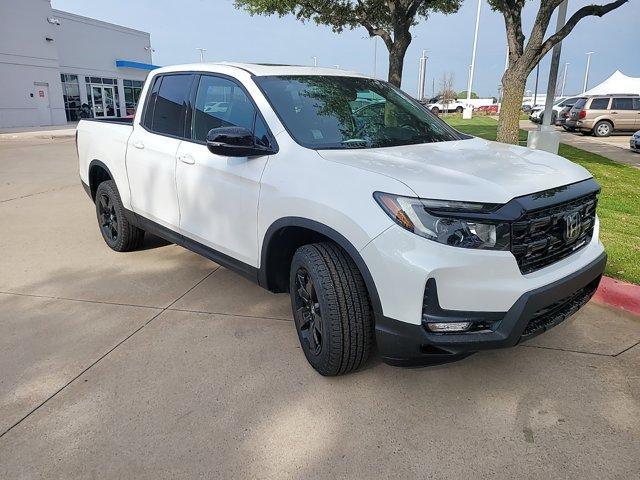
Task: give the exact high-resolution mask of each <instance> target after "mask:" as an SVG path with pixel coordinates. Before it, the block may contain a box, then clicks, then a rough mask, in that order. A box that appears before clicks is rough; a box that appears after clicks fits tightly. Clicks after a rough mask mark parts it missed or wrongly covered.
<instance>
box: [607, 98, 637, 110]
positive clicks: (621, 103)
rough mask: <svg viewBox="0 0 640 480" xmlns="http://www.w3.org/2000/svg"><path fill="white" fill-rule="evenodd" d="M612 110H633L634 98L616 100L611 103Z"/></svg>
mask: <svg viewBox="0 0 640 480" xmlns="http://www.w3.org/2000/svg"><path fill="white" fill-rule="evenodd" d="M611 109H612V110H633V99H632V98H614V99H613V101H612V103H611Z"/></svg>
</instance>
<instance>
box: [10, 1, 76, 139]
mask: <svg viewBox="0 0 640 480" xmlns="http://www.w3.org/2000/svg"><path fill="white" fill-rule="evenodd" d="M47 17H51V5H50V3H49V0H20V1H15V0H0V85H1V86H2V88H0V127H21V126H32V125H46V124H50V125H51V124H53V125H58V124H64V123H66V116H65V113H64V102H63V98H62V84H61V82H60V73H59V72H60V70H59V62H58V52H57V49H56V45H55V37H56V33H57V32H56V29H57V28H59V27H57V26H56V25H53V24H50V23H48V22H47ZM47 38H50V39H52V40H53V41H47ZM36 83H38V84H43V85H46V87H47V88H38V87H37V86H36ZM40 91H42V92H43V93H44V92H46V94H47V95H48V98H44V100H45V101H46V102H47V103H48V105H49V115H45V116H44V117H43V116H42V115H41V114H40V113H41V112H40V111H39V108H40V107H41V106H42V101H43V97H40V96H39V92H40ZM47 118H49V120H48V121H47V120H46V119H47Z"/></svg>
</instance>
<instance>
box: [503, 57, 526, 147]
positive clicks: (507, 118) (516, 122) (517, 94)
mask: <svg viewBox="0 0 640 480" xmlns="http://www.w3.org/2000/svg"><path fill="white" fill-rule="evenodd" d="M503 79H504V80H503V82H502V83H503V92H502V105H501V106H500V120H499V123H498V136H497V140H498V141H499V142H503V143H512V144H514V145H517V144H518V134H519V132H520V111H521V110H522V97H523V96H524V89H525V84H526V81H527V76H526V75H525V74H524V73H521V72H519V71H518V70H511V68H509V69H507V71H506V72H505V73H504V77H503Z"/></svg>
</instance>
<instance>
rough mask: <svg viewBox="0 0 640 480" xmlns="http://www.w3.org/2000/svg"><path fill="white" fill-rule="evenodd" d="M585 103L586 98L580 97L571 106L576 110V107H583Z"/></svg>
mask: <svg viewBox="0 0 640 480" xmlns="http://www.w3.org/2000/svg"><path fill="white" fill-rule="evenodd" d="M586 103H587V99H586V98H580V99H579V100H578V101H577V102H576V103H574V104H573V108H574V109H575V110H577V109H578V108H582V107H584V105H585V104H586Z"/></svg>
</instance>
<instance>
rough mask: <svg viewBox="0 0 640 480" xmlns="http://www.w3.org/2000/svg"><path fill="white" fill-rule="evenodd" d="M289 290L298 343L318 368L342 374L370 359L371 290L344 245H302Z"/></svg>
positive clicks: (295, 256)
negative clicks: (369, 290)
mask: <svg viewBox="0 0 640 480" xmlns="http://www.w3.org/2000/svg"><path fill="white" fill-rule="evenodd" d="M289 292H290V295H291V307H292V309H293V317H294V322H295V325H296V330H297V332H298V339H299V340H300V345H301V347H302V350H303V352H304V354H305V357H306V358H307V361H308V362H309V363H310V364H311V366H312V367H313V368H314V369H315V370H316V371H317V372H318V373H320V374H321V375H325V376H335V375H343V374H345V373H349V372H351V371H353V370H355V369H357V368H359V367H360V366H361V365H362V364H363V363H365V362H366V360H367V358H368V356H369V352H370V350H371V344H372V340H373V321H372V313H371V306H370V302H369V295H368V294H367V289H366V286H365V283H364V280H363V279H362V275H361V274H360V271H359V270H358V267H357V266H356V264H355V263H354V262H353V260H352V259H351V257H349V256H348V255H347V254H346V253H345V252H344V250H342V249H341V248H340V247H339V246H337V245H336V244H334V243H330V242H323V243H314V244H310V245H304V246H302V247H300V248H298V250H297V251H296V253H295V254H294V256H293V260H292V261H291V269H290V274H289Z"/></svg>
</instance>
